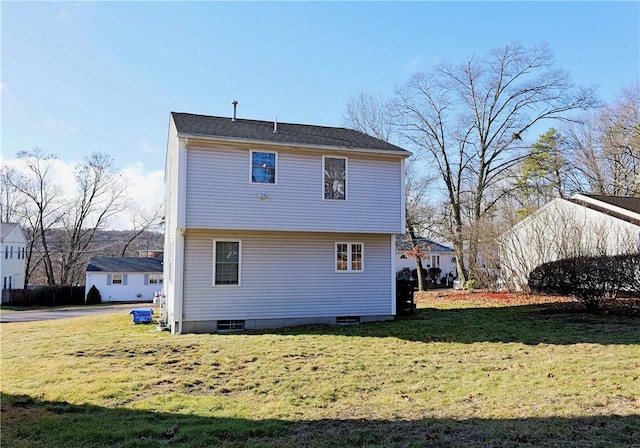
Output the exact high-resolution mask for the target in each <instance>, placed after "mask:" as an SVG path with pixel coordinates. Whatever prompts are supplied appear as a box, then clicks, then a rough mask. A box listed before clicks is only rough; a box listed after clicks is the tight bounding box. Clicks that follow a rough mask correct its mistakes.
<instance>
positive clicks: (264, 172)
mask: <svg viewBox="0 0 640 448" xmlns="http://www.w3.org/2000/svg"><path fill="white" fill-rule="evenodd" d="M276 160H277V154H276V153H275V152H260V151H251V182H252V183H256V184H275V183H276Z"/></svg>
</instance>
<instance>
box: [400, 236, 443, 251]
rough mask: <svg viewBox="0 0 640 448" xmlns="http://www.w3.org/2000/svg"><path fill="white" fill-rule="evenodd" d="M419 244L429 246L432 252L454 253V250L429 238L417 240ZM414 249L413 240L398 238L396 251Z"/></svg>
mask: <svg viewBox="0 0 640 448" xmlns="http://www.w3.org/2000/svg"><path fill="white" fill-rule="evenodd" d="M416 240H417V241H418V242H420V243H421V244H423V245H426V246H429V247H430V248H431V252H454V250H453V249H452V248H450V247H448V246H444V245H442V244H438V243H436V242H435V241H432V240H430V239H427V238H416ZM412 247H413V245H412V243H411V240H410V239H408V238H397V239H396V250H400V251H403V252H404V251H407V250H411V248H412Z"/></svg>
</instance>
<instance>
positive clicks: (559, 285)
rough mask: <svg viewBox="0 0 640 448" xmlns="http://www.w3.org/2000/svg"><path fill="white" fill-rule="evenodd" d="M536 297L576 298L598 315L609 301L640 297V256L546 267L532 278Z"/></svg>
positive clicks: (580, 259) (569, 260) (571, 260)
mask: <svg viewBox="0 0 640 448" xmlns="http://www.w3.org/2000/svg"><path fill="white" fill-rule="evenodd" d="M529 287H530V288H531V291H532V292H535V293H548V294H562V295H573V296H575V298H576V299H578V300H579V301H580V302H582V303H583V304H584V305H585V307H586V308H587V311H588V312H590V313H598V312H599V310H600V303H601V301H602V300H603V299H604V298H605V297H611V298H615V297H617V295H618V294H619V293H625V294H629V295H631V296H633V297H640V254H637V255H616V256H599V257H577V258H567V259H563V260H558V261H553V262H549V263H544V264H542V265H540V266H538V267H536V268H535V269H534V270H533V271H531V274H530V275H529Z"/></svg>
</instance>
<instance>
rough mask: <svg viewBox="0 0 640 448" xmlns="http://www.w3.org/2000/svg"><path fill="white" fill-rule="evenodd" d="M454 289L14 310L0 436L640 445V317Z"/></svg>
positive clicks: (6, 343) (22, 439) (27, 439)
mask: <svg viewBox="0 0 640 448" xmlns="http://www.w3.org/2000/svg"><path fill="white" fill-rule="evenodd" d="M441 299H442V298H434V299H433V300H432V301H427V300H426V299H425V300H420V301H419V303H420V306H421V308H420V310H419V312H418V314H417V315H416V316H414V317H412V318H407V319H400V320H397V321H395V322H387V323H376V324H366V325H359V326H348V327H311V328H309V327H307V328H295V329H286V330H282V331H271V332H252V333H245V334H235V335H182V336H177V337H176V336H171V335H169V334H168V333H166V332H157V331H155V327H152V326H142V325H133V324H131V319H130V316H128V315H126V314H125V313H122V314H114V315H101V316H94V317H88V318H76V319H62V320H57V321H47V322H33V323H20V324H2V327H0V329H1V331H2V393H3V397H2V398H3V400H2V411H3V416H2V437H3V446H5V443H8V445H6V446H18V447H21V446H24V447H27V446H29V447H32V446H33V447H54V446H70V447H74V446H77V447H81V446H82V447H85V446H95V447H102V446H123V447H128V446H149V447H151V446H153V447H155V446H165V445H166V446H181V447H182V446H184V447H198V446H223V447H240V446H242V447H245V446H247V447H248V446H256V447H257V446H261V447H287V446H291V447H293V446H319V447H324V446H326V447H329V446H372V447H373V446H380V447H382V446H487V447H489V446H576V447H577V446H623V447H624V446H627V447H631V446H637V445H634V444H636V443H637V440H640V418H639V415H640V398H639V397H640V379H638V375H639V374H640V319H638V318H635V317H622V316H588V315H586V314H576V313H548V312H547V311H548V305H532V304H526V305H521V306H514V305H513V304H512V303H506V304H505V303H501V304H500V305H497V304H495V303H493V304H487V303H486V302H485V303H484V304H483V306H479V305H478V304H477V303H474V301H475V300H476V299H475V298H469V299H467V300H470V301H469V302H463V301H462V299H461V300H460V301H459V302H455V303H452V302H451V301H449V302H442V303H441V301H442V300H441Z"/></svg>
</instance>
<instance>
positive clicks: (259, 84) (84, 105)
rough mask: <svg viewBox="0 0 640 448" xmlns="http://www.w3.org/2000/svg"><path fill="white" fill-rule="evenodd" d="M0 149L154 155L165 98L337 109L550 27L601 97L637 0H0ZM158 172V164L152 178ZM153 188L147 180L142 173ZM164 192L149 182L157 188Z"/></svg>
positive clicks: (203, 104)
mask: <svg viewBox="0 0 640 448" xmlns="http://www.w3.org/2000/svg"><path fill="white" fill-rule="evenodd" d="M0 8H1V9H0V14H1V33H2V35H1V38H2V42H1V45H2V47H1V49H2V56H1V57H2V59H1V64H2V65H1V67H0V69H1V79H0V82H1V83H2V84H1V85H2V116H1V125H2V129H1V131H2V137H1V145H2V157H3V159H5V160H8V159H11V158H13V157H14V156H15V154H16V152H17V151H19V150H25V149H32V148H34V147H39V148H42V149H44V150H46V151H48V152H52V153H55V154H57V155H58V156H59V157H60V159H61V160H63V161H65V162H67V163H73V162H75V161H78V160H80V159H81V158H82V157H83V156H85V155H87V154H88V153H90V152H91V151H95V150H99V151H106V152H109V153H111V154H112V155H113V157H114V158H115V159H116V163H117V164H118V166H120V167H122V168H125V167H130V166H134V165H135V166H136V167H137V170H138V172H139V173H140V176H143V177H144V176H147V175H149V173H154V172H156V174H157V172H159V171H161V170H162V169H163V168H164V150H165V146H166V137H167V126H168V120H169V112H170V111H179V112H192V113H200V114H210V115H222V116H228V115H230V114H231V104H230V103H231V101H232V100H234V99H236V100H238V101H239V105H238V116H239V117H240V118H243V117H244V118H253V119H265V120H272V119H274V118H275V117H276V116H277V117H278V120H279V121H280V122H296V123H312V124H319V125H327V126H340V125H342V124H343V114H344V111H345V107H346V103H347V101H348V100H349V98H351V97H353V96H355V95H357V94H358V93H360V92H362V91H367V92H373V93H380V94H383V95H391V94H392V92H393V89H394V87H395V86H396V85H400V84H402V83H404V82H406V81H407V79H408V78H409V76H410V75H411V74H412V73H413V72H415V71H417V70H427V69H429V68H430V67H431V66H432V65H433V63H435V62H437V61H443V60H446V61H452V62H462V61H464V60H465V59H466V58H467V57H470V56H472V55H474V54H477V55H485V54H486V53H487V52H488V51H489V50H490V49H493V48H497V47H503V46H505V45H507V44H509V43H513V42H519V43H521V44H523V45H525V46H530V45H536V44H541V43H548V44H549V46H550V49H551V50H552V51H553V53H554V54H555V57H556V63H557V65H558V66H559V67H562V68H564V69H566V70H569V71H570V72H571V74H572V79H573V80H574V81H575V82H576V83H577V84H597V85H599V86H600V90H599V92H600V95H601V98H602V99H603V100H605V101H610V100H613V99H614V98H615V95H616V94H618V93H619V92H620V90H621V89H622V88H623V87H624V86H625V85H628V84H630V83H633V82H637V81H638V78H639V76H640V2H638V1H634V2H550V1H547V2H502V1H500V2H498V1H494V2H257V3H253V2H188V3H183V2H97V3H89V2H68V3H67V2H38V3H32V2H6V1H3V2H2V3H0ZM158 179H159V176H157V175H156V182H157V180H158ZM154 188H157V186H155V184H154ZM161 194H162V193H161V192H160V195H161Z"/></svg>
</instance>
